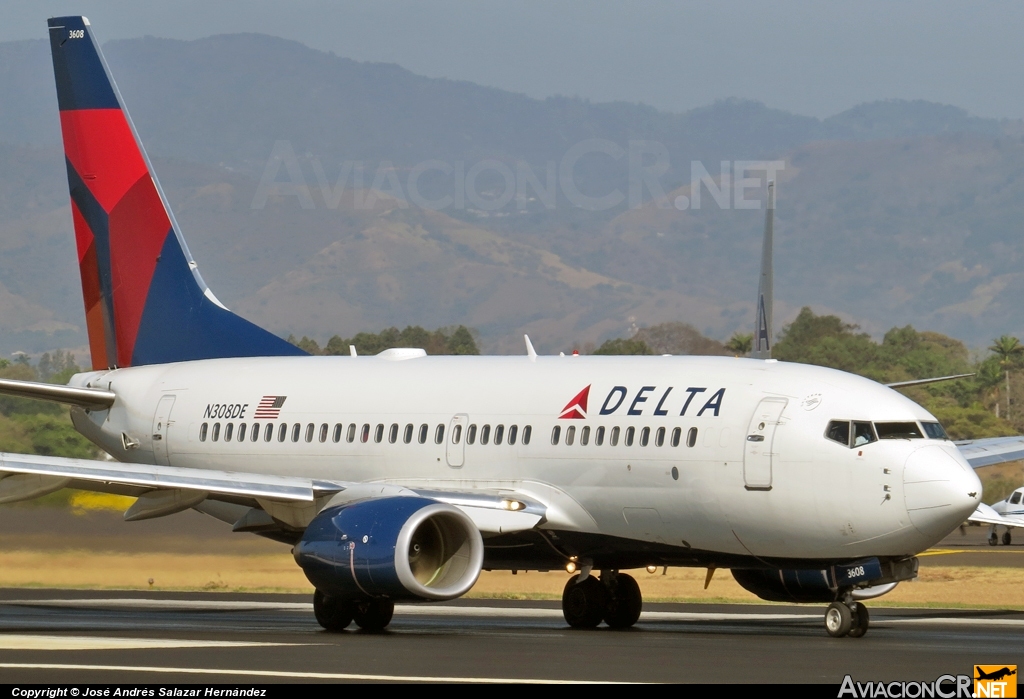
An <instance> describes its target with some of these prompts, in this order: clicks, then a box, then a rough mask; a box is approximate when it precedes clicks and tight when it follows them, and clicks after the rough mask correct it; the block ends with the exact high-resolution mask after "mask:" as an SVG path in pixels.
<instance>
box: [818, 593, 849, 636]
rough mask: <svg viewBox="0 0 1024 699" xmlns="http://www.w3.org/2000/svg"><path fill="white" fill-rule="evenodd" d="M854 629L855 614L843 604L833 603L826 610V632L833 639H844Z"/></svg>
mask: <svg viewBox="0 0 1024 699" xmlns="http://www.w3.org/2000/svg"><path fill="white" fill-rule="evenodd" d="M851 628H853V613H852V612H851V611H850V608H849V607H847V606H846V605H845V604H843V603H842V602H833V603H832V604H830V605H828V609H826V610H825V630H826V631H828V635H829V636H831V637H833V638H842V637H843V636H845V635H847V634H848V633H850V629H851Z"/></svg>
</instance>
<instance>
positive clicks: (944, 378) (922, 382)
mask: <svg viewBox="0 0 1024 699" xmlns="http://www.w3.org/2000/svg"><path fill="white" fill-rule="evenodd" d="M971 376H974V374H973V373H972V374H953V375H952V376H935V377H933V378H930V379H911V380H910V381H897V382H896V383H887V384H885V385H886V386H888V387H889V388H906V387H907V386H924V385H925V384H930V383H939V382H940V381H954V380H956V379H966V378H969V377H971Z"/></svg>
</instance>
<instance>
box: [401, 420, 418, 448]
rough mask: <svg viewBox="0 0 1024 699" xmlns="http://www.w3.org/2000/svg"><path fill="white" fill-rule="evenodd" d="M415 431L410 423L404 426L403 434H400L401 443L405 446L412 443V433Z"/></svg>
mask: <svg viewBox="0 0 1024 699" xmlns="http://www.w3.org/2000/svg"><path fill="white" fill-rule="evenodd" d="M415 429H416V428H415V427H413V426H412V423H410V424H408V425H406V426H405V432H403V433H402V441H403V442H405V443H406V444H410V443H411V442H412V433H413V430H415Z"/></svg>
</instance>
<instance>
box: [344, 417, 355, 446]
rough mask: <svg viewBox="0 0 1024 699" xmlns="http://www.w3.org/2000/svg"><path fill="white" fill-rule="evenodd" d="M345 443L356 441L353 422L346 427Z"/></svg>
mask: <svg viewBox="0 0 1024 699" xmlns="http://www.w3.org/2000/svg"><path fill="white" fill-rule="evenodd" d="M345 441H346V442H349V443H351V442H354V441H356V424H355V423H354V422H353V423H352V424H351V425H349V426H348V431H347V432H346V433H345Z"/></svg>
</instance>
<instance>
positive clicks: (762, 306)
mask: <svg viewBox="0 0 1024 699" xmlns="http://www.w3.org/2000/svg"><path fill="white" fill-rule="evenodd" d="M767 205H768V206H767V210H766V211H765V214H764V242H763V243H762V247H761V278H760V281H758V284H757V314H756V315H757V320H756V322H755V323H754V342H753V346H752V348H751V351H750V356H751V357H754V358H755V359H769V358H770V357H771V356H772V342H773V341H774V338H773V336H772V303H773V300H772V286H773V280H772V245H773V241H772V237H773V226H774V224H775V181H774V180H772V181H769V182H768V199H767Z"/></svg>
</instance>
